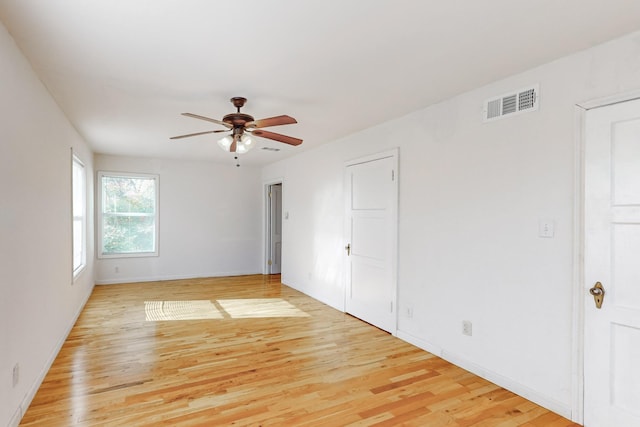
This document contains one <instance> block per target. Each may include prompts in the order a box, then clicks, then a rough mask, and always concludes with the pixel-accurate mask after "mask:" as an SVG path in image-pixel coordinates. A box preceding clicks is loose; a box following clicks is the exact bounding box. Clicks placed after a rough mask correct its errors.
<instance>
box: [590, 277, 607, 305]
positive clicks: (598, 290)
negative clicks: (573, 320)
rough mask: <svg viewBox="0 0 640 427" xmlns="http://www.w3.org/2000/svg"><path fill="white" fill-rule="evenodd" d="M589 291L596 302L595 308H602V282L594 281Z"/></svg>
mask: <svg viewBox="0 0 640 427" xmlns="http://www.w3.org/2000/svg"><path fill="white" fill-rule="evenodd" d="M589 293H590V294H591V295H593V300H594V301H595V302H596V308H602V301H604V287H603V286H602V283H600V282H596V284H595V285H593V288H591V289H589Z"/></svg>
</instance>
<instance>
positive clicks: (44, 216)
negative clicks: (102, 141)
mask: <svg viewBox="0 0 640 427" xmlns="http://www.w3.org/2000/svg"><path fill="white" fill-rule="evenodd" d="M0 93H1V94H2V96H0V196H1V199H0V425H2V426H5V425H15V424H17V422H18V421H19V419H20V418H21V416H22V411H24V410H26V408H27V406H28V404H29V402H30V401H31V399H32V398H33V395H34V394H35V392H36V390H37V388H38V386H39V385H40V382H41V381H42V379H43V378H44V375H45V374H46V372H47V370H48V368H49V366H50V364H51V363H52V362H53V359H54V358H55V356H56V354H57V352H58V349H59V347H60V346H61V345H62V343H63V341H64V339H65V337H66V336H67V334H68V331H69V330H70V329H71V327H72V326H73V323H74V321H75V319H76V316H77V315H78V313H79V311H80V310H81V309H82V307H83V306H84V303H85V301H86V299H87V298H88V296H89V294H90V293H91V290H92V289H93V257H94V255H93V232H92V231H91V230H93V221H92V219H91V218H92V217H93V210H92V198H93V195H92V192H90V194H89V198H88V199H89V200H88V208H89V210H88V217H89V224H88V227H87V228H88V230H89V239H88V247H89V252H88V254H87V261H88V265H87V267H86V269H85V270H84V271H83V272H82V273H80V275H79V276H78V278H77V279H76V280H75V282H74V281H73V279H72V246H71V245H72V232H71V224H72V217H71V147H73V150H74V152H75V153H76V154H77V155H78V156H79V157H80V159H81V160H82V161H83V162H84V164H85V167H86V170H87V177H88V180H89V181H88V187H89V188H90V189H91V188H92V185H93V184H92V181H91V179H92V176H93V166H92V161H93V160H92V153H91V151H90V150H89V149H88V147H87V146H86V144H85V143H84V142H83V140H82V139H81V138H80V137H79V135H78V134H77V132H76V131H75V129H74V128H73V127H72V126H71V125H70V123H69V122H68V121H67V119H66V118H65V116H64V114H63V113H62V112H61V111H60V109H59V108H58V106H57V105H56V104H55V102H54V101H53V99H52V98H51V96H50V95H49V93H48V92H47V90H46V89H45V88H44V86H43V85H42V84H41V82H40V81H39V80H38V78H37V77H36V76H35V74H34V72H33V71H32V69H31V67H30V65H29V63H28V62H27V60H26V59H25V58H24V56H23V55H22V54H21V53H20V51H19V50H18V49H17V47H16V46H15V44H14V43H13V40H12V39H11V37H10V36H9V34H8V33H7V31H6V29H5V27H4V26H3V25H1V24H0ZM16 363H18V364H19V367H20V368H19V371H20V375H19V376H20V379H19V382H18V384H17V386H16V387H12V369H13V366H14V365H15V364H16Z"/></svg>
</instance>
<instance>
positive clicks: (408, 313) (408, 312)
mask: <svg viewBox="0 0 640 427" xmlns="http://www.w3.org/2000/svg"><path fill="white" fill-rule="evenodd" d="M404 315H405V316H407V317H408V318H409V319H411V318H412V317H413V307H411V306H407V307H405V309H404Z"/></svg>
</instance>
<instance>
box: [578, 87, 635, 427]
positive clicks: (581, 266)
mask: <svg viewBox="0 0 640 427" xmlns="http://www.w3.org/2000/svg"><path fill="white" fill-rule="evenodd" d="M636 99H640V90H634V91H630V92H625V93H622V94H615V95H611V96H606V97H601V98H597V99H593V100H589V101H585V102H581V103H578V104H575V106H574V170H575V176H574V200H573V206H574V225H573V248H574V250H573V265H574V267H573V277H574V280H573V297H572V303H573V317H572V329H573V330H572V338H573V339H572V341H573V342H572V346H571V347H572V356H571V357H572V373H571V377H572V378H571V385H572V388H573V393H572V395H571V421H574V422H576V423H578V424H584V357H585V348H584V334H585V319H584V316H585V306H584V295H583V288H584V287H583V283H584V280H585V263H584V252H585V235H584V225H585V224H584V216H585V206H584V204H585V188H584V181H585V173H586V170H585V149H586V132H585V127H586V113H587V111H588V110H592V109H595V108H600V107H606V106H609V105H613V104H619V103H622V102H628V101H633V100H636Z"/></svg>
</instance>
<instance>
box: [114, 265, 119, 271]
mask: <svg viewBox="0 0 640 427" xmlns="http://www.w3.org/2000/svg"><path fill="white" fill-rule="evenodd" d="M114 270H115V272H116V273H120V267H118V266H117V265H116V266H115V267H114Z"/></svg>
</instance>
